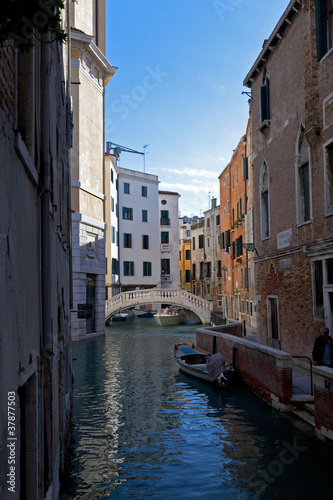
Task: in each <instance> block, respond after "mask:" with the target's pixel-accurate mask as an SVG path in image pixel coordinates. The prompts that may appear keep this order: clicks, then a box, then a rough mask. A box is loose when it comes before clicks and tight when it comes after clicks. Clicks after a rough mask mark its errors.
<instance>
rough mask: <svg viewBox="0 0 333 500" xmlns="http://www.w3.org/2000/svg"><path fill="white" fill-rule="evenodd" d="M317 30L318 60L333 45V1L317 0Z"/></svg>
mask: <svg viewBox="0 0 333 500" xmlns="http://www.w3.org/2000/svg"><path fill="white" fill-rule="evenodd" d="M316 30H317V59H318V61H319V60H320V59H321V58H322V57H323V56H324V55H325V54H326V52H328V51H329V50H330V49H331V48H332V46H333V1H332V0H316Z"/></svg>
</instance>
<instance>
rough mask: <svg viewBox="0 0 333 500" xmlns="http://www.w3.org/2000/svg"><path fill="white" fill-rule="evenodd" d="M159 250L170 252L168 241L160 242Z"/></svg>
mask: <svg viewBox="0 0 333 500" xmlns="http://www.w3.org/2000/svg"><path fill="white" fill-rule="evenodd" d="M161 252H171V245H170V243H161Z"/></svg>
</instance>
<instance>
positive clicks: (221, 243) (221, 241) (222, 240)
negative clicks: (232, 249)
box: [219, 233, 225, 250]
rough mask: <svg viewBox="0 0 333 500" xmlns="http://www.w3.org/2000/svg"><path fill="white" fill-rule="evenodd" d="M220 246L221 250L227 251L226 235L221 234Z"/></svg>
mask: <svg viewBox="0 0 333 500" xmlns="http://www.w3.org/2000/svg"><path fill="white" fill-rule="evenodd" d="M219 245H220V249H221V250H224V249H225V234H224V233H221V234H220V235H219Z"/></svg>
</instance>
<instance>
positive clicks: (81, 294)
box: [71, 0, 116, 340]
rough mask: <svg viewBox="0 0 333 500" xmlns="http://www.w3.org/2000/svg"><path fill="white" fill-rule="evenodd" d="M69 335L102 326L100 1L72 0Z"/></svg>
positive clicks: (107, 73) (106, 70)
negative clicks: (70, 307) (71, 250)
mask: <svg viewBox="0 0 333 500" xmlns="http://www.w3.org/2000/svg"><path fill="white" fill-rule="evenodd" d="M71 19H72V23H71V24H72V29H71V41H72V43H71V65H72V70H71V71H72V105H73V124H74V128H73V148H72V158H71V162H72V184H71V188H72V192H71V197H72V232H73V237H72V246H73V252H72V271H73V312H72V337H73V340H81V339H85V338H87V337H91V336H95V335H102V334H103V333H104V331H105V271H106V261H105V212H104V210H105V206H104V201H105V193H104V93H105V87H106V85H107V84H108V82H109V81H110V79H111V78H112V76H113V74H114V73H115V71H116V68H114V67H113V66H112V65H111V64H110V63H109V61H108V60H107V59H106V57H105V0H97V1H96V2H91V1H88V0H83V1H80V2H71Z"/></svg>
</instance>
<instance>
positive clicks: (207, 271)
mask: <svg viewBox="0 0 333 500" xmlns="http://www.w3.org/2000/svg"><path fill="white" fill-rule="evenodd" d="M211 270H212V263H211V262H206V278H210V276H211Z"/></svg>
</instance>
